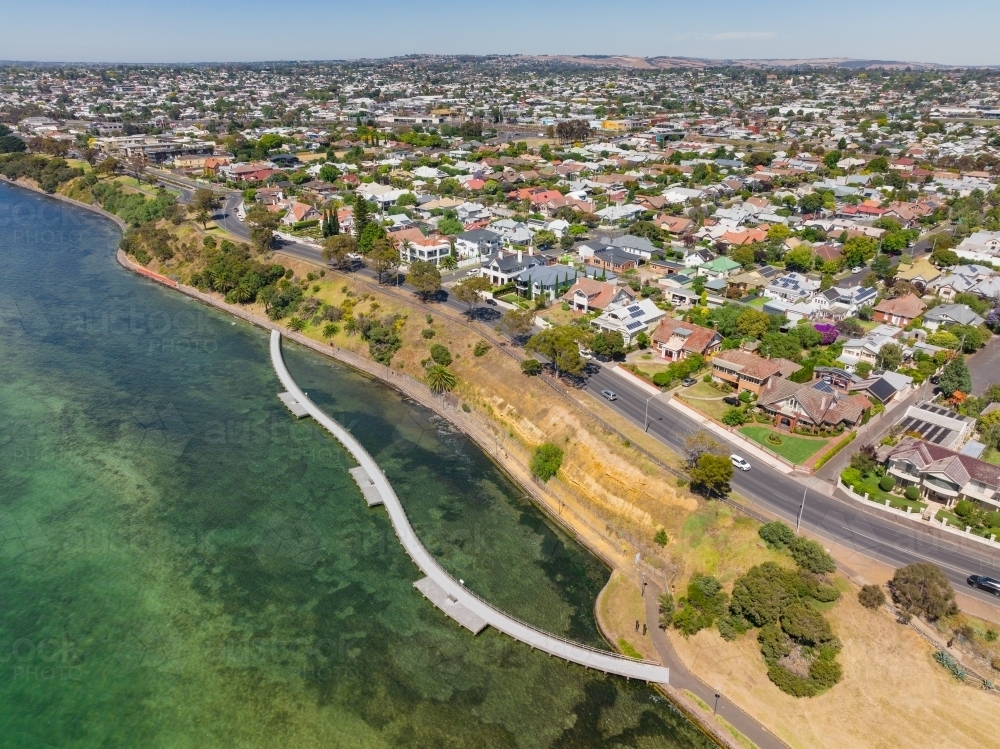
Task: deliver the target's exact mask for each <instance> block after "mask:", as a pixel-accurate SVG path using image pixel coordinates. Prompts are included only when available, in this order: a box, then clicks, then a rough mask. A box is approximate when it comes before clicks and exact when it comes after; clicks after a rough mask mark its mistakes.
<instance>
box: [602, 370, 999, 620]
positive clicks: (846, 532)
mask: <svg viewBox="0 0 1000 749" xmlns="http://www.w3.org/2000/svg"><path fill="white" fill-rule="evenodd" d="M585 387H586V390H587V392H588V393H590V394H591V395H593V396H594V398H595V399H599V402H600V403H601V404H604V405H606V406H607V407H609V408H612V409H614V410H615V411H618V412H619V413H620V414H622V415H623V416H625V417H626V418H628V419H629V420H631V421H632V422H634V423H636V424H639V425H640V426H641V425H642V422H643V414H644V411H645V408H646V401H647V399H648V398H649V394H648V393H646V392H645V391H643V390H642V389H641V388H639V387H638V386H637V385H633V384H632V383H630V382H629V381H627V380H625V379H624V378H622V377H619V376H617V375H615V374H612V373H611V372H610V371H609V370H608V368H607V367H602V368H601V370H600V371H599V372H597V373H595V374H594V375H592V376H590V377H589V378H588V380H587V383H586V386H585ZM605 389H607V390H612V391H613V392H615V393H616V394H617V395H618V400H616V401H613V402H608V401H607V400H605V399H604V398H603V397H602V396H601V394H600V392H601V390H605ZM667 397H668V396H667V395H666V394H664V395H662V396H656V397H654V398H653V399H652V400H650V402H649V419H650V422H649V430H648V431H649V434H651V435H653V436H655V437H656V438H657V439H658V440H660V442H662V443H663V444H665V445H667V446H668V447H670V448H672V449H673V450H675V451H676V452H678V453H679V454H683V450H684V438H685V437H686V436H687V435H689V434H691V433H693V432H694V431H696V430H698V429H700V426H698V425H697V424H696V423H695V422H694V421H692V420H691V419H689V418H687V417H686V416H684V415H683V414H681V413H679V412H678V411H676V410H674V409H673V408H671V407H670V406H668V405H666V403H664V400H666V398H667ZM728 447H730V448H731V449H732V451H733V452H734V453H740V452H741V450H742V447H743V445H742V444H740V443H739V442H737V441H730V442H729V444H728ZM820 481H822V480H821V479H819V478H817V477H813V478H810V479H807V480H805V481H803V480H801V479H800V478H798V477H797V476H795V475H789V474H784V473H781V472H780V471H778V470H776V469H774V468H771V467H769V466H767V465H764V464H761V463H753V468H752V469H751V470H750V471H747V472H745V473H744V472H741V471H737V472H736V475H734V477H733V480H732V487H733V489H734V490H736V491H737V492H738V493H739V494H741V495H742V496H744V497H746V498H747V499H749V500H751V501H752V502H754V503H755V504H757V505H759V506H761V507H762V508H764V509H765V510H767V511H768V512H770V513H773V514H775V515H777V516H778V517H780V518H782V519H784V520H785V521H786V522H788V523H789V524H791V525H793V526H794V525H795V517H796V514H797V513H798V510H799V506H800V504H801V503H802V500H803V495H805V500H806V507H805V511H804V513H803V518H802V525H803V526H804V527H805V528H806V529H808V530H810V531H812V532H814V533H816V534H818V535H820V536H822V537H823V538H825V539H827V540H828V541H829V542H830V543H832V544H840V545H842V546H845V547H847V548H849V549H852V550H854V551H858V552H860V553H862V554H865V555H867V556H869V557H872V558H874V559H878V560H880V561H882V562H885V563H887V564H890V565H892V566H894V567H901V566H903V565H906V564H910V563H911V562H918V561H931V562H934V563H935V564H938V565H940V567H941V568H942V569H943V570H944V571H945V573H946V574H947V575H948V578H949V579H950V580H951V582H952V584H953V585H954V586H955V588H956V589H957V590H959V591H962V592H963V593H967V594H968V595H972V596H975V597H976V598H978V599H980V600H982V601H984V602H986V603H988V604H991V605H998V604H1000V602H998V601H997V599H996V598H995V597H993V596H990V595H987V594H985V593H982V592H981V591H978V590H975V589H973V588H970V587H969V586H968V585H967V584H966V578H967V577H968V576H969V575H970V574H986V575H991V576H998V575H1000V555H998V554H997V552H996V551H991V550H989V549H987V548H986V547H984V548H983V550H982V551H978V550H973V549H965V548H962V547H960V546H958V545H957V544H954V543H952V542H950V541H943V540H938V539H935V538H932V537H931V536H929V535H927V534H925V533H923V532H921V531H920V530H918V529H915V528H914V529H911V528H908V527H906V526H903V525H901V524H897V523H895V522H893V520H892V518H891V517H890V516H885V517H883V516H881V515H880V514H879V512H878V510H877V509H875V508H874V507H873V508H872V510H871V511H870V512H865V511H863V510H862V509H861V508H860V507H859V506H858V505H857V503H855V502H853V501H851V500H848V499H846V498H843V499H841V498H839V497H837V496H828V495H827V494H825V493H821V492H820V491H817V490H816V489H815V488H809V485H810V484H815V483H816V482H820Z"/></svg>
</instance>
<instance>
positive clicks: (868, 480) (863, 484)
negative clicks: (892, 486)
mask: <svg viewBox="0 0 1000 749" xmlns="http://www.w3.org/2000/svg"><path fill="white" fill-rule="evenodd" d="M840 480H841V481H843V482H844V483H845V484H847V485H848V486H850V487H852V488H853V489H854V493H855V494H867V495H868V499H869V501H871V502H876V503H877V504H880V505H884V504H885V501H886V500H887V499H888V500H889V506H890V507H895V508H896V509H897V510H905V509H906V508H907V507H910V508H912V511H913V512H920V511H921V510H923V509H924V508H925V507H926V506H927V503H926V502H921V501H920V500H910V499H907V498H906V497H904V496H901V495H899V494H892V493H891V492H886V491H882V490H881V489H880V488H879V485H878V481H879V477H878V476H876V475H874V474H872V475H870V476H867V477H865V478H861V475H860V474H859V473H858V470H857V469H856V468H845V469H844V471H843V472H842V473H841V474H840ZM953 517H954V516H953ZM938 519H939V520H940V518H938ZM962 527H965V526H962Z"/></svg>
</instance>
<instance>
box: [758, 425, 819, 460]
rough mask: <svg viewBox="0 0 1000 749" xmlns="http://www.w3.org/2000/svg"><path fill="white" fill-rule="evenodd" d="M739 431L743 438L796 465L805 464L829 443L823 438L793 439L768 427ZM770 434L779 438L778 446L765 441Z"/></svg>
mask: <svg viewBox="0 0 1000 749" xmlns="http://www.w3.org/2000/svg"><path fill="white" fill-rule="evenodd" d="M739 431H740V434H742V435H743V436H745V437H749V438H750V439H752V440H753V441H754V442H756V443H758V444H759V445H762V446H763V447H766V448H767V449H768V450H770V451H772V452H774V453H777V454H778V455H780V456H781V457H782V458H785V459H786V460H790V461H792V462H793V463H795V464H796V465H800V464H802V463H805V462H806V460H808V459H809V458H810V457H811V456H812V455H814V454H815V453H816V452H818V451H819V450H821V449H822V448H823V446H824V445H826V444H827V443H828V442H829V440H827V439H823V438H817V439H808V438H806V437H793V436H792V435H790V434H785V433H783V432H775V430H773V429H770V428H769V427H758V426H746V427H741V428H740V430H739ZM772 433H776V434H778V436H779V437H781V444H780V445H772V444H771V443H770V442H768V441H767V435H769V434H772Z"/></svg>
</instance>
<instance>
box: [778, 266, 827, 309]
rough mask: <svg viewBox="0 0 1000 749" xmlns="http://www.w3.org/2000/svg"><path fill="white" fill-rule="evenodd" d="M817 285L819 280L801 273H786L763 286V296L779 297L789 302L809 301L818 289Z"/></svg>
mask: <svg viewBox="0 0 1000 749" xmlns="http://www.w3.org/2000/svg"><path fill="white" fill-rule="evenodd" d="M819 286H820V282H819V281H816V280H814V279H812V278H809V277H808V276H806V275H804V274H802V273H786V274H785V275H783V276H779V277H778V278H776V279H774V280H773V281H771V283H769V284H768V285H767V286H765V287H764V296H766V297H767V298H768V299H781V300H782V301H785V302H789V303H790V304H796V303H798V302H810V301H812V298H813V296H815V294H816V292H818V291H819Z"/></svg>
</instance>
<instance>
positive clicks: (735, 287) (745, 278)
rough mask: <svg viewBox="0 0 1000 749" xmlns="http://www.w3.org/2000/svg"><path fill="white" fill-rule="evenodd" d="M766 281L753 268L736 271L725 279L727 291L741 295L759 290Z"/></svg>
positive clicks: (765, 284)
mask: <svg viewBox="0 0 1000 749" xmlns="http://www.w3.org/2000/svg"><path fill="white" fill-rule="evenodd" d="M768 283H769V282H768V280H767V279H766V278H764V276H762V275H761V274H760V273H759V272H758V271H755V270H751V271H747V272H746V273H737V274H736V275H734V276H730V277H729V278H727V279H726V285H727V291H728V293H729V294H730V295H738V296H741V297H744V296H747V295H748V294H752V293H754V292H758V291H760V290H761V289H763V288H764V287H765V286H767V284H768Z"/></svg>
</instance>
